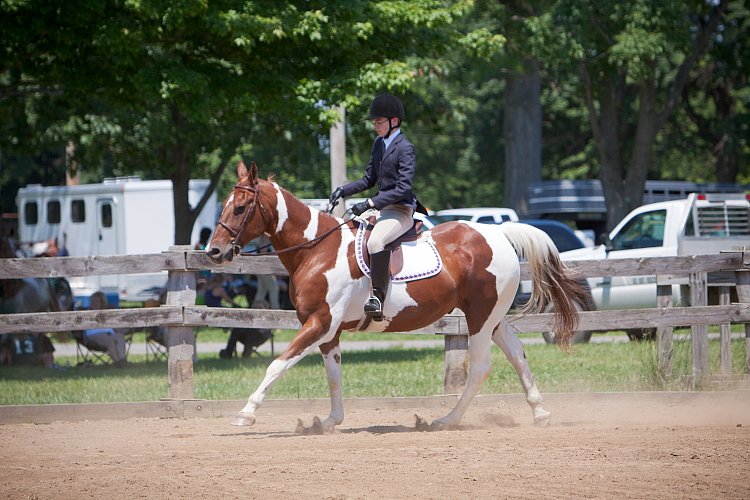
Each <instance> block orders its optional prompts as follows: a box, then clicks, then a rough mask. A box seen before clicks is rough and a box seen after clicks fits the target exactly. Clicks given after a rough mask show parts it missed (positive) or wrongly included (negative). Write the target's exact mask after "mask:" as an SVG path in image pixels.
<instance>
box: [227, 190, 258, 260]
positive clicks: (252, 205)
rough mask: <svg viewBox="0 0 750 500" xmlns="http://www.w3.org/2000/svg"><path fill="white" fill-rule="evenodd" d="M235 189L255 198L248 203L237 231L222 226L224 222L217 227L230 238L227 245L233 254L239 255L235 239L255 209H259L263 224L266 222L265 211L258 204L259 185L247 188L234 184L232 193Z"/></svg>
mask: <svg viewBox="0 0 750 500" xmlns="http://www.w3.org/2000/svg"><path fill="white" fill-rule="evenodd" d="M237 189H243V190H245V191H248V192H250V193H253V194H254V195H255V197H254V198H253V201H252V202H251V203H250V205H249V206H248V207H247V210H245V214H244V216H243V217H242V222H240V225H239V227H238V228H237V229H232V228H231V227H229V226H228V225H226V224H224V222H222V221H219V225H220V226H221V227H223V228H224V229H226V230H227V232H228V233H229V235H230V236H231V237H232V239H231V240H230V241H229V244H230V245H232V248H233V249H234V254H235V255H237V254H238V253H240V250H242V249H241V248H240V247H239V245H237V238H239V236H240V232H242V229H243V228H244V227H245V224H247V221H248V220H251V219H252V218H253V216H254V215H255V209H256V208H257V207H260V216H261V218H262V219H263V222H266V217H265V213H264V212H265V210H264V209H263V205H261V203H260V184H255V187H248V186H241V185H240V184H236V185H235V186H234V189H232V191H235V190H237ZM232 204H233V205H234V202H232Z"/></svg>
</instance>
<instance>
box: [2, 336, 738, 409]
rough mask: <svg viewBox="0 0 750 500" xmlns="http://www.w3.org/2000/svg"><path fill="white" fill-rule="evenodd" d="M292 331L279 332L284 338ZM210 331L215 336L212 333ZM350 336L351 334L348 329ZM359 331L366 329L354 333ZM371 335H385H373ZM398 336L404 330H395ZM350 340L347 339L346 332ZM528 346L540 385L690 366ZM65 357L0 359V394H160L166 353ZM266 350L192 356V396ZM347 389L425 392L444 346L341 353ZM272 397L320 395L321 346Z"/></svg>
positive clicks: (242, 375) (248, 376)
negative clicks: (90, 360)
mask: <svg viewBox="0 0 750 500" xmlns="http://www.w3.org/2000/svg"><path fill="white" fill-rule="evenodd" d="M287 335H288V336H291V333H288V334H287V333H283V332H282V333H280V334H279V336H278V337H277V338H278V339H280V340H283V339H284V337H285V336H287ZM214 337H215V339H214ZM353 337H354V336H353ZM356 337H358V338H363V337H362V336H361V335H359V334H358V335H357V336H356ZM199 338H200V339H201V340H202V341H208V340H216V341H223V340H225V339H226V333H223V332H221V336H219V334H218V333H215V332H210V331H208V332H202V333H200V334H199ZM376 338H380V339H383V338H384V337H383V336H380V335H378V336H377V337H376ZM397 338H399V339H403V338H404V337H403V336H397ZM348 340H351V339H348ZM732 351H733V361H732V366H733V367H735V371H736V372H739V370H740V367H742V366H743V364H744V355H745V343H744V340H737V341H734V342H733V343H732ZM492 352H493V355H492V356H493V371H492V374H491V375H490V378H489V379H488V380H487V382H486V383H485V385H484V387H483V390H482V392H483V393H485V394H491V393H514V392H520V391H521V386H520V383H519V381H518V377H517V376H516V374H515V372H514V370H513V368H512V367H511V365H510V364H509V363H508V362H507V361H506V360H505V358H504V356H503V355H502V353H501V352H500V350H499V349H496V348H493V351H492ZM526 354H527V357H528V359H529V362H530V364H531V368H532V371H533V373H534V375H535V377H536V380H537V383H538V385H539V387H540V389H541V391H542V392H579V391H580V392H588V391H597V392H601V391H604V392H606V391H649V390H665V389H668V390H682V389H686V388H687V387H686V382H685V379H686V376H688V375H689V374H690V343H689V342H676V344H675V370H674V371H675V373H674V376H673V377H671V378H669V379H668V380H662V379H660V378H659V377H658V376H657V373H656V369H655V365H656V353H655V346H654V344H653V343H650V342H643V343H634V342H629V343H604V344H583V345H578V346H576V348H575V350H574V351H573V352H571V353H564V352H561V351H560V350H559V349H557V348H556V347H555V346H550V345H528V346H527V347H526ZM709 359H710V363H711V371H712V373H716V372H718V363H719V361H718V359H719V343H718V341H711V342H710V358H709ZM56 361H57V363H58V364H60V365H63V366H65V365H66V364H67V365H69V367H65V368H62V369H44V368H37V367H3V368H1V369H0V404H2V405H18V404H49V403H94V402H121V401H155V400H158V399H160V398H164V397H167V395H168V387H167V364H166V362H164V361H162V362H153V361H152V362H146V361H145V358H144V357H143V356H137V355H131V357H130V361H131V363H130V364H129V365H128V366H126V367H125V368H121V369H118V368H114V367H111V366H93V367H77V366H74V365H75V358H72V359H71V358H64V357H58V358H56ZM270 361H271V359H270V357H260V358H259V357H253V358H250V359H239V358H237V359H232V360H220V359H218V356H217V354H214V353H211V354H201V355H199V359H198V360H197V362H196V363H195V365H194V370H195V379H194V380H195V397H196V398H199V399H244V398H247V397H248V396H249V394H250V393H251V392H252V391H253V390H254V389H255V387H256V386H257V385H258V383H259V382H260V381H261V379H262V378H263V375H264V374H265V369H266V367H267V365H268V363H270ZM343 370H344V395H345V397H389V396H390V397H392V396H428V395H435V394H441V393H442V387H443V350H442V349H441V348H435V349H404V348H398V349H388V350H371V351H355V352H344V353H343ZM270 397H271V398H285V399H286V398H324V397H328V386H327V383H326V378H325V370H324V368H323V363H322V360H321V359H320V356H317V355H315V356H309V357H308V358H306V359H305V360H303V361H302V362H301V363H300V364H298V365H297V366H295V367H294V368H292V369H291V370H290V371H289V372H288V373H287V374H286V375H285V376H284V377H283V378H282V380H281V381H280V382H279V383H278V384H277V385H276V386H275V387H274V388H273V390H272V391H271V394H270Z"/></svg>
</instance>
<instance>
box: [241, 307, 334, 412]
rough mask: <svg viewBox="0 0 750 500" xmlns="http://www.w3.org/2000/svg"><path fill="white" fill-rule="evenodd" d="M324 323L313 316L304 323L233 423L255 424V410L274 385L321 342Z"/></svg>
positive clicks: (272, 363)
mask: <svg viewBox="0 0 750 500" xmlns="http://www.w3.org/2000/svg"><path fill="white" fill-rule="evenodd" d="M323 330H324V327H323V323H322V322H321V321H320V318H317V317H316V316H311V317H310V318H308V320H307V321H305V324H304V325H302V328H300V330H299V332H298V333H297V335H296V336H295V337H294V339H293V340H292V341H291V342H290V343H289V345H288V346H287V348H286V349H284V352H282V353H281V355H280V356H279V357H278V358H276V359H275V360H273V361H272V362H271V364H270V365H268V368H267V369H266V376H265V377H264V378H263V381H262V382H261V383H260V385H259V386H258V388H257V389H256V390H255V392H254V393H253V394H252V395H251V396H250V398H249V399H248V401H247V404H246V405H245V407H244V408H242V410H240V413H239V415H237V417H236V418H235V419H234V421H233V422H232V425H239V426H242V425H253V424H254V423H255V411H256V410H257V409H258V408H259V407H260V405H261V404H263V401H264V400H265V399H266V394H267V392H268V391H269V389H271V387H273V385H274V384H275V383H276V382H277V381H278V380H279V379H280V378H281V377H282V375H284V373H286V372H287V370H289V369H290V368H291V367H293V366H294V365H296V364H297V363H298V362H300V361H301V360H302V359H304V357H305V356H307V355H308V354H309V353H310V351H311V350H312V349H313V348H314V347H315V346H317V345H318V344H320V341H321V339H322V337H323Z"/></svg>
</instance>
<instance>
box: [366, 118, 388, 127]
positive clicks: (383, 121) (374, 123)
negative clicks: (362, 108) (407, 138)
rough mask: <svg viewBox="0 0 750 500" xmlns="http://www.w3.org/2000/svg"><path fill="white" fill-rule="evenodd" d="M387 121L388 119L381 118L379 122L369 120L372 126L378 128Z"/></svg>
mask: <svg viewBox="0 0 750 500" xmlns="http://www.w3.org/2000/svg"><path fill="white" fill-rule="evenodd" d="M387 121H388V118H381V119H380V120H370V123H372V124H373V125H374V126H376V127H377V126H380V125H382V124H384V123H385V122H387Z"/></svg>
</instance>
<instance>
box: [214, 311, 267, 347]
mask: <svg viewBox="0 0 750 500" xmlns="http://www.w3.org/2000/svg"><path fill="white" fill-rule="evenodd" d="M268 307H269V304H268V302H266V301H265V300H256V301H254V302H253V304H252V308H253V309H268ZM272 335H273V332H271V330H270V329H268V328H232V331H231V333H230V334H229V340H228V341H227V346H226V347H225V348H224V349H222V350H221V351H219V357H220V358H221V359H231V358H232V356H234V352H235V351H236V350H237V342H241V343H242V344H243V346H244V348H243V349H242V357H243V358H249V357H250V356H252V354H253V352H256V349H257V348H258V347H260V346H261V345H263V343H264V342H266V341H267V340H268V339H270V338H271V336H272Z"/></svg>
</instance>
